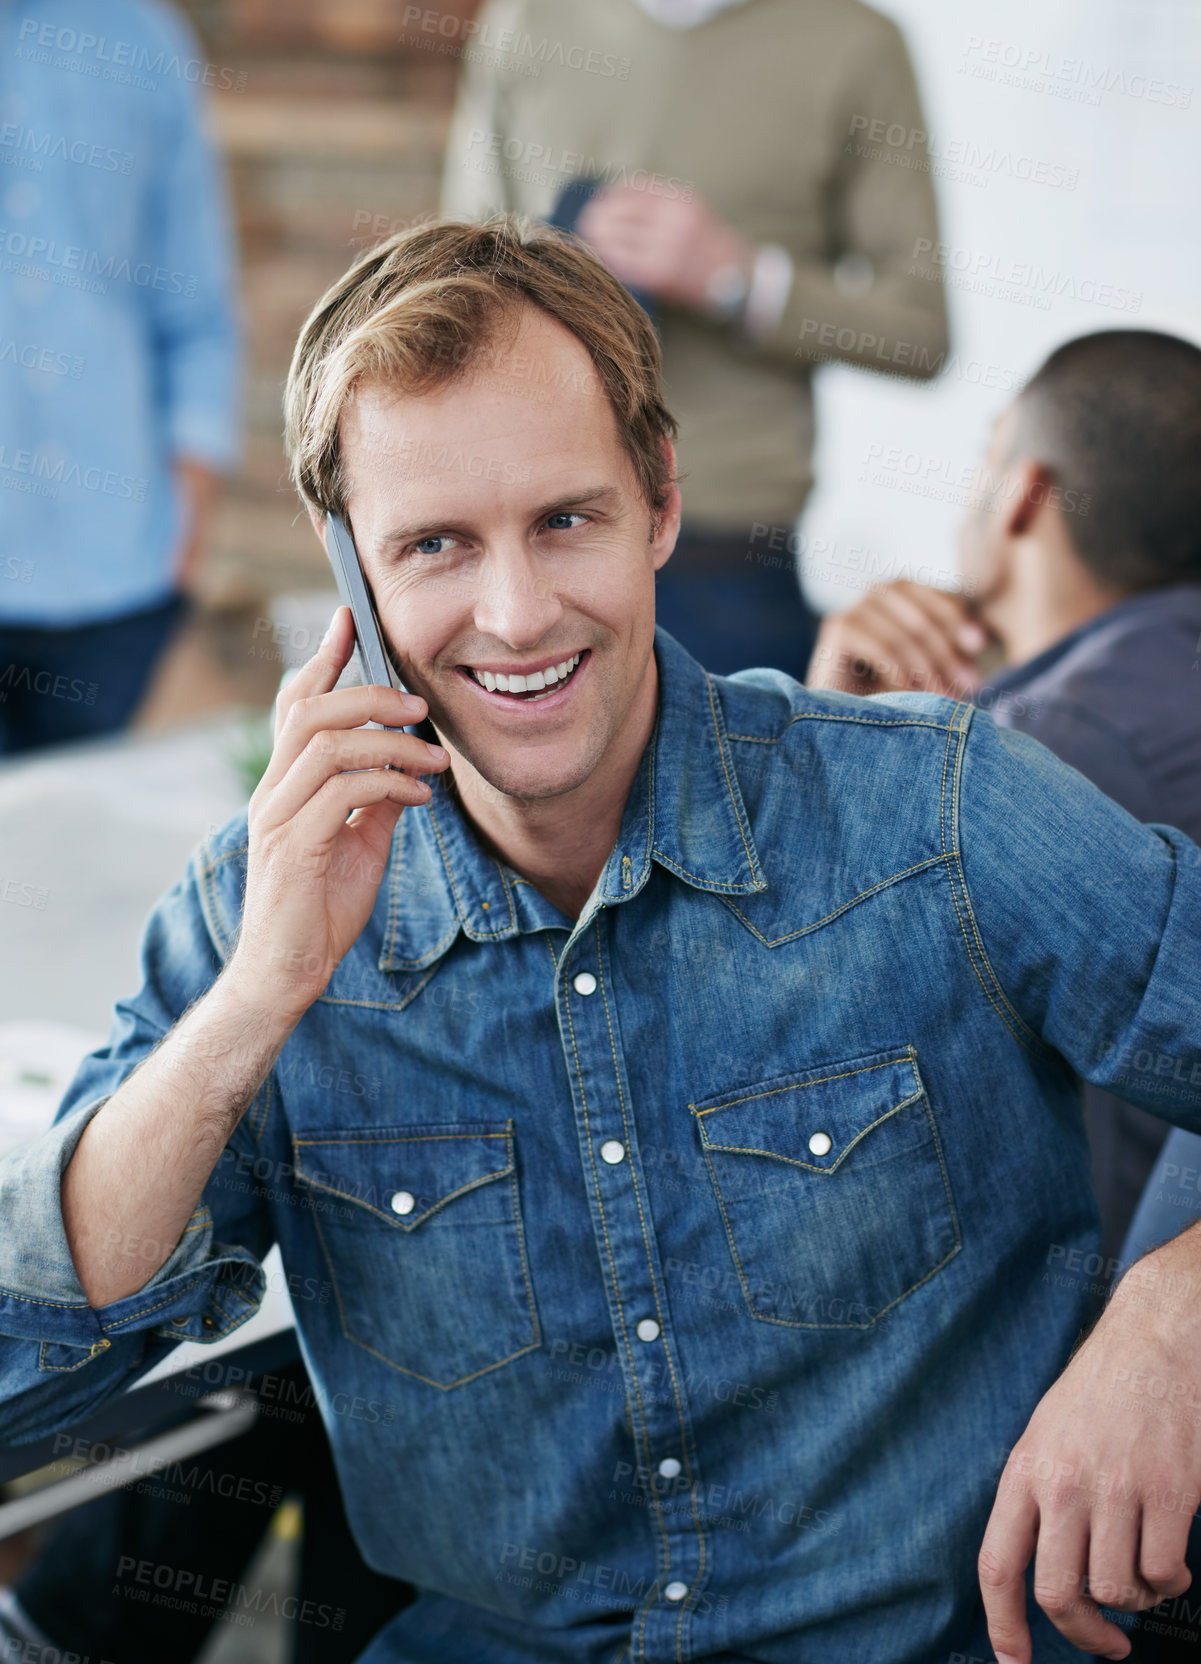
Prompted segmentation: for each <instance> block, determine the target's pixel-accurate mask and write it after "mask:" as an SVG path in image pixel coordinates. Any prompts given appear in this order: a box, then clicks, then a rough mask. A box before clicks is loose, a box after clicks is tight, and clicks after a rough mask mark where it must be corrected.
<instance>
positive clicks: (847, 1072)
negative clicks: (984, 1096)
mask: <svg viewBox="0 0 1201 1664" xmlns="http://www.w3.org/2000/svg"><path fill="white" fill-rule="evenodd" d="M910 1056H911V1054H910V1053H909V1051H908V1050H906V1051H904V1052H898V1053H897V1055H896V1056H895V1057H886V1058H885V1059H884V1060H883V1061H882V1062H880V1063H865V1064H864V1065H863V1067H862V1069H843V1070H842V1071H841V1073H839V1074H837V1075H818V1077H817V1079H816V1080H802V1081H798V1082H797V1083H796V1084H795V1085H793V1086H770V1087H768V1088H767V1090H766V1091H764V1092H747V1093H745V1094H744V1096H742V1097H741V1098H727V1099H726V1100H725V1101H724V1102H723V1103H720V1104H710V1105H709V1108H708V1109H697V1107H696V1105H695V1104H689V1105H688V1107H689V1109H690V1110H692V1112H693V1114H695V1115H698V1116H700V1115H712V1114H713V1112H714V1110H717V1109H730V1108H732V1107H733V1105H734V1104H745V1103H749V1102H750V1101H751V1099H752V1098H771V1097H774V1096H775V1094H776V1093H777V1092H799V1091H801V1090H802V1088H804V1087H806V1086H824V1085H825V1083H826V1082H827V1081H828V1080H847V1079H848V1078H849V1077H850V1076H851V1075H870V1074H871V1072H872V1070H873V1069H891V1068H892V1066H893V1064H895V1063H904V1062H905V1061H906V1060H907V1059H908V1058H910Z"/></svg>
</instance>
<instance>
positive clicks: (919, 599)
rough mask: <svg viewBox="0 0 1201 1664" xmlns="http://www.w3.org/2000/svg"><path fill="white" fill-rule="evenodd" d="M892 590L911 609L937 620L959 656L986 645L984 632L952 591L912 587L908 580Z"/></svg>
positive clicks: (986, 635)
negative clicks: (896, 592) (961, 652)
mask: <svg viewBox="0 0 1201 1664" xmlns="http://www.w3.org/2000/svg"><path fill="white" fill-rule="evenodd" d="M895 587H896V589H897V590H898V591H899V592H900V593H901V594H902V595H904V596H906V598H907V599H909V600H910V601H912V602H913V604H914V606H916V607H920V608H921V609H922V610H923V611H924V612H926V613H928V614H929V616H930V617H931V618H934V619H937V620H938V621H939V622H940V623H941V625H942V627H943V631H944V633H945V634H946V635H947V636H948V637H950V638H951V639H952V640H953V641H954V642H955V643H956V645H957V646H958V647H959V648H960V649H961V650H962V651H963V652H965V653H967V654H969V655H972V654H976V653H979V652H981V651H982V650H983V649H984V648H985V647H986V646H987V645H988V631H987V630H986V629H985V628H984V626H983V625H982V624H981V623H980V621H979V620H978V619H977V618H976V616H975V614H974V613H973V612H972V609H971V607H970V606H969V604H968V602H967V600H966V598H965V597H964V596H962V595H959V594H956V593H955V592H954V591H953V590H947V589H935V588H933V587H932V586H931V585H930V584H919V583H915V582H914V581H913V579H912V578H898V579H897V580H896V585H895Z"/></svg>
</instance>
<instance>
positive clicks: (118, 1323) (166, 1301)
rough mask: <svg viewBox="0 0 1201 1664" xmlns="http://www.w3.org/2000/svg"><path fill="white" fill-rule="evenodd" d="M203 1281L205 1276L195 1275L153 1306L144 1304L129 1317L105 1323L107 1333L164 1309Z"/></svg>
mask: <svg viewBox="0 0 1201 1664" xmlns="http://www.w3.org/2000/svg"><path fill="white" fill-rule="evenodd" d="M202 1281H203V1278H201V1277H193V1279H192V1281H191V1282H190V1283H185V1284H184V1286H183V1287H182V1288H177V1289H176V1290H175V1293H174V1294H168V1295H165V1296H164V1297H163V1299H161V1300H156V1301H155V1303H154V1305H153V1306H142V1307H140V1308H139V1309H138V1310H137V1311H136V1312H130V1314H129V1316H128V1317H118V1318H115V1319H114V1320H113V1322H111V1323H106V1324H105V1326H104V1327H105V1332H106V1333H107V1331H108V1330H109V1329H123V1328H124V1327H125V1325H126V1324H127V1323H134V1322H136V1321H137V1319H138V1318H139V1317H149V1316H150V1313H151V1312H159V1311H162V1309H163V1307H164V1306H169V1305H170V1304H171V1302H172V1301H173V1300H178V1299H179V1297H180V1295H181V1294H190V1293H191V1292H192V1290H193V1289H194V1288H199V1287H200V1284H201V1282H202Z"/></svg>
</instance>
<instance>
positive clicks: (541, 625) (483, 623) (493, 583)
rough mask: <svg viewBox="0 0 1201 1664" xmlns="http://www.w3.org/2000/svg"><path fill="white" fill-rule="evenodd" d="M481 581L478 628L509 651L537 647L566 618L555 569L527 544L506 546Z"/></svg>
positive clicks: (496, 551) (491, 556)
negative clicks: (560, 620)
mask: <svg viewBox="0 0 1201 1664" xmlns="http://www.w3.org/2000/svg"><path fill="white" fill-rule="evenodd" d="M479 579H480V587H479V590H478V592H477V594H476V600H475V609H474V614H473V618H474V623H475V627H476V629H477V630H479V631H480V633H481V634H482V635H487V636H492V637H493V638H494V640H496V641H503V642H504V643H505V644H506V645H507V646H509V647H513V648H530V647H535V646H537V644H538V642H540V641H541V640H542V639H543V637H544V636H545V635H546V634H547V633H548V631H550V630H551V629H552V628H553V627H554V625H555V624H557V623H558V621H559V619H560V618H562V616H563V611H564V606H563V600H562V597H561V596H560V595H559V592H558V588H557V585H556V581H555V577H554V574H553V569H548V568H547V567H546V566H545V565H544V564H543V563H542V562H541V561H540V560H539V558H538V556H537V554H536V553H535V552H534V550H532V549H531V548H530V547H529V546H528V544H527V543H526V542H525V541H524V539H519V538H514V539H512V540H506V541H505V542H503V543H502V544H498V545H497V546H495V547H494V548H492V549H490V550H489V551H488V555H487V558H486V559H485V560H484V562H483V563H482V565H481V568H480V574H479Z"/></svg>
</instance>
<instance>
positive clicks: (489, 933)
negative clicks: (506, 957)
mask: <svg viewBox="0 0 1201 1664" xmlns="http://www.w3.org/2000/svg"><path fill="white" fill-rule="evenodd" d="M426 808H427V809H428V810H429V813H430V824H431V825H432V827H433V829H434V836H435V838H437V840H438V848H439V849H440V850H441V851H442V860H443V863H444V864H445V867H446V873H447V877H448V878H449V879H450V887H451V890H452V891H453V892H454V898H455V906H456V907H457V908H458V911H459V917H460V919H461V920H462V921H463V924H464V926H466V922H467V909H466V908H465V907H464V906H463V902H462V900H461V899H460V896H459V886H458V885H457V884H456V883H455V873H454V868H453V866H452V865H451V860H450V856H449V855H448V854H447V853H446V845H445V844H444V843H443V841H442V833H441V831H440V830H439V827H438V817H437V815H435V813H434V806H433V803H432V802H431V803H427V804H426ZM494 864H495V863H494ZM496 870H497V871H498V872H500V867H499V865H497V867H496ZM500 881H501V883H502V884H505V875H504V873H503V872H502V873H500ZM505 899H506V901H507V902H508V905H509V924H516V922H517V915H516V914H515V913H514V911H513V898H512V896H510V895H509V893H508V886H507V885H505ZM508 928H509V925H505V924H501V925H498V926H497V928H496V929H495V930H477V931H476V932H475V934H476V935H477V936H479V937H482V938H483V940H485V941H487V940H488V939H489V938H490V937H495V936H500V935H503V933H504V932H505V931H506V930H507V929H508Z"/></svg>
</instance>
